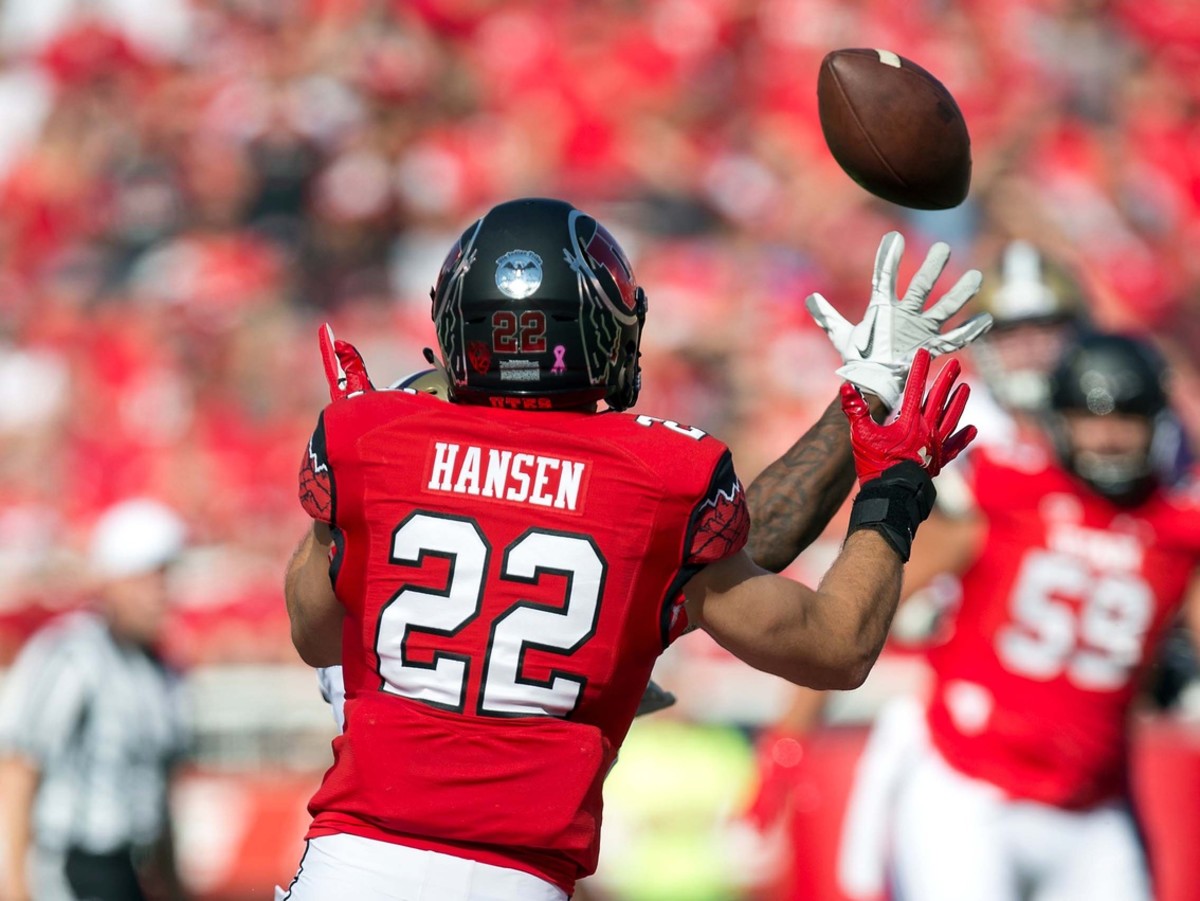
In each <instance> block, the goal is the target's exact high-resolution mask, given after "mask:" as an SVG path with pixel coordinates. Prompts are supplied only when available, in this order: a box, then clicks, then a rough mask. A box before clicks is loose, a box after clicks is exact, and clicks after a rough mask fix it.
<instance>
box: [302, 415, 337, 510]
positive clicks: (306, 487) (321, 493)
mask: <svg viewBox="0 0 1200 901" xmlns="http://www.w3.org/2000/svg"><path fill="white" fill-rule="evenodd" d="M299 497H300V506H302V507H303V508H304V512H305V513H307V514H308V515H309V516H311V517H312V518H313V519H315V520H317V521H319V522H324V523H328V524H329V525H331V526H333V525H335V524H336V523H337V489H336V486H335V484H334V478H333V468H332V467H331V466H330V462H329V447H328V442H327V440H326V437H325V414H324V413H322V414H321V416H320V418H318V419H317V427H316V428H315V429H314V430H313V433H312V437H311V438H309V440H308V447H307V448H306V449H305V452H304V458H303V459H302V460H301V462H300V487H299Z"/></svg>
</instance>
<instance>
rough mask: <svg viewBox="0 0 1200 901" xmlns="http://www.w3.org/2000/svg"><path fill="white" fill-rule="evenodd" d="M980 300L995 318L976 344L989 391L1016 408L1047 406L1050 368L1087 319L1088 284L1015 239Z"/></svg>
mask: <svg viewBox="0 0 1200 901" xmlns="http://www.w3.org/2000/svg"><path fill="white" fill-rule="evenodd" d="M976 303H977V304H978V309H980V310H984V311H986V312H988V313H991V314H992V318H993V326H992V329H991V331H990V332H989V333H988V334H986V335H984V336H983V337H982V338H980V339H979V340H978V341H976V342H975V343H974V344H973V345H972V346H971V354H972V358H973V359H974V361H975V363H976V365H977V367H978V369H979V374H980V375H981V376H982V377H983V380H984V381H985V382H986V383H987V386H988V390H989V391H990V392H991V393H992V396H993V397H995V398H996V400H997V401H998V402H999V403H1000V404H1001V405H1002V406H1004V407H1006V408H1008V409H1010V410H1014V411H1018V412H1036V411H1038V410H1044V409H1045V407H1046V403H1047V401H1048V400H1049V376H1050V372H1051V371H1052V370H1053V368H1054V366H1055V365H1056V364H1057V363H1058V361H1059V360H1060V359H1061V357H1062V352H1063V350H1064V349H1065V348H1066V346H1067V345H1068V344H1069V343H1071V341H1072V340H1073V339H1074V338H1075V336H1076V334H1077V333H1078V331H1079V330H1080V329H1081V328H1082V327H1083V326H1084V325H1085V324H1086V322H1087V307H1086V303H1085V300H1084V291H1083V287H1082V286H1081V285H1080V284H1079V282H1078V281H1077V280H1076V279H1075V278H1074V277H1073V276H1072V275H1071V274H1070V273H1069V272H1068V271H1067V270H1066V269H1065V268H1064V267H1062V266H1060V265H1058V264H1056V263H1054V262H1053V261H1051V260H1050V259H1047V258H1046V256H1045V255H1044V254H1043V253H1042V252H1041V251H1039V250H1038V249H1037V248H1036V247H1035V246H1034V245H1033V244H1030V243H1029V242H1027V241H1011V242H1009V243H1008V244H1007V245H1006V246H1005V248H1004V253H1003V256H1002V258H1001V261H1000V264H999V266H998V267H996V270H995V271H993V272H990V273H988V274H987V276H986V277H985V278H984V280H983V288H982V289H981V291H980V294H979V298H978V300H977V301H976Z"/></svg>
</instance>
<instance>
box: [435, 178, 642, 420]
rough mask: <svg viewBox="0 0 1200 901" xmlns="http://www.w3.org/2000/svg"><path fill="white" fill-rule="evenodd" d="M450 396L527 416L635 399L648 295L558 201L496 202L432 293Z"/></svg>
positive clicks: (588, 225)
mask: <svg viewBox="0 0 1200 901" xmlns="http://www.w3.org/2000/svg"><path fill="white" fill-rule="evenodd" d="M431 295H432V297H433V321H434V323H435V325H436V328H437V336H438V346H439V349H440V350H441V355H442V363H443V365H444V366H445V368H446V370H447V372H448V375H449V380H450V392H451V399H452V400H454V401H457V402H467V403H491V404H492V405H494V406H506V407H508V406H515V407H521V408H526V409H539V408H561V407H577V406H583V405H587V404H590V403H594V402H597V401H601V400H603V401H605V402H607V404H608V405H609V406H610V407H612V408H614V409H617V410H623V409H625V408H627V407H630V406H632V405H633V404H634V402H635V401H636V400H637V396H638V389H639V387H640V381H641V376H640V370H639V366H638V356H639V350H638V347H639V344H640V342H641V332H642V323H643V322H644V321H645V316H646V295H645V292H643V291H642V289H641V288H639V287H638V286H637V282H636V281H635V279H634V276H633V270H632V269H631V268H630V265H629V260H628V258H627V257H626V256H625V253H624V251H622V250H621V248H620V246H619V245H618V244H617V242H616V240H615V239H614V238H613V237H612V235H610V234H609V233H608V231H607V230H606V229H605V228H604V227H603V226H602V225H600V223H598V222H597V221H596V220H595V219H593V218H592V217H591V216H589V215H587V214H586V213H583V212H581V211H580V210H577V209H575V207H573V206H571V205H570V204H569V203H565V202H563V201H561V200H548V199H541V198H528V199H522V200H513V201H510V202H508V203H502V204H500V205H499V206H496V207H494V208H492V209H491V210H490V211H489V212H488V213H486V214H485V215H484V216H483V218H481V219H479V220H478V221H477V222H475V223H474V224H473V225H472V226H471V227H470V228H468V229H467V230H466V231H465V232H463V234H462V236H461V237H460V238H459V239H458V241H457V242H456V243H455V245H454V247H453V248H451V250H450V254H449V255H448V256H447V257H446V261H445V263H443V265H442V270H441V273H440V275H439V276H438V280H437V284H436V285H435V286H434V288H433V291H432V292H431Z"/></svg>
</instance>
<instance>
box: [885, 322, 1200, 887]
mask: <svg viewBox="0 0 1200 901" xmlns="http://www.w3.org/2000/svg"><path fill="white" fill-rule="evenodd" d="M1163 378H1164V369H1163V365H1162V363H1161V361H1160V360H1159V358H1158V356H1157V355H1156V353H1155V352H1154V350H1153V348H1152V347H1151V346H1150V345H1148V344H1146V343H1144V342H1142V341H1139V340H1134V339H1132V338H1129V337H1124V336H1119V335H1100V334H1098V335H1092V336H1088V337H1084V338H1082V339H1080V341H1079V343H1078V344H1077V345H1076V346H1075V347H1074V348H1073V349H1071V350H1070V351H1069V352H1068V353H1067V355H1066V356H1065V359H1064V360H1063V361H1062V362H1061V364H1060V365H1059V367H1058V368H1057V369H1056V371H1055V372H1054V374H1053V376H1052V378H1051V381H1050V393H1049V404H1050V407H1051V410H1052V416H1051V425H1050V428H1049V435H1050V440H1048V441H1047V440H1037V439H1036V437H1034V436H1029V437H1027V439H1026V440H1022V441H1019V442H1017V443H1015V444H1014V445H1012V446H1010V447H1007V448H990V447H982V448H975V449H974V452H973V453H972V455H971V457H970V460H969V461H968V466H967V469H968V476H967V481H968V483H969V486H970V488H971V491H972V499H973V503H972V506H971V508H970V510H969V512H967V513H966V514H965V515H963V516H960V517H957V518H951V517H949V516H946V515H945V514H943V513H941V512H935V513H934V514H933V516H931V518H930V522H929V524H928V525H927V526H926V527H925V528H924V529H923V530H922V536H921V541H920V542H918V547H917V548H916V549H915V555H920V556H923V557H925V558H926V563H927V564H929V566H928V567H925V568H928V569H931V570H936V569H945V570H949V571H954V572H960V573H961V574H962V576H961V577H962V586H963V602H962V606H961V609H960V611H959V613H958V615H957V621H956V623H955V628H954V631H953V634H952V636H951V637H950V638H949V639H948V640H947V641H946V642H944V643H943V644H940V645H938V646H936V647H935V648H933V649H932V650H931V652H930V655H929V659H930V664H931V667H932V670H933V674H934V684H933V688H932V692H931V697H930V701H929V704H928V708H927V711H926V722H927V727H928V734H929V743H928V745H927V746H926V748H925V750H924V752H923V753H922V755H921V757H920V759H919V761H918V762H917V763H916V764H915V765H914V766H912V767H910V768H909V769H908V771H907V772H906V774H905V778H904V780H903V783H902V785H901V787H900V791H899V795H898V798H897V805H896V811H895V818H894V822H893V824H892V825H893V829H892V842H893V847H894V868H893V879H894V883H895V885H896V886H897V893H898V896H899V897H905V898H921V899H926V901H940V899H946V901H950V899H960V898H971V899H973V901H1016V899H1018V898H1023V897H1032V898H1033V899H1060V898H1068V899H1070V898H1081V899H1082V898H1087V899H1089V901H1104V899H1112V901H1118V899H1119V901H1137V899H1148V898H1150V897H1151V888H1150V883H1149V877H1148V875H1147V865H1146V855H1145V851H1144V847H1143V844H1142V836H1141V835H1140V834H1139V831H1138V829H1137V826H1136V824H1135V821H1134V817H1133V815H1132V813H1131V811H1130V806H1129V799H1128V748H1129V717H1130V708H1131V705H1132V702H1133V700H1134V698H1135V695H1136V693H1137V691H1138V688H1139V684H1140V683H1141V681H1142V678H1143V676H1144V675H1145V673H1146V670H1147V668H1148V665H1149V663H1150V662H1151V660H1152V659H1153V656H1152V655H1153V654H1154V651H1155V648H1156V646H1157V644H1158V643H1159V641H1160V639H1161V638H1162V636H1163V634H1164V631H1165V630H1166V629H1167V628H1168V626H1169V625H1170V623H1171V622H1172V620H1173V618H1174V617H1175V616H1176V614H1177V613H1178V612H1179V610H1180V607H1181V605H1185V604H1186V614H1187V616H1188V617H1189V619H1190V620H1191V622H1192V625H1193V627H1196V626H1200V577H1198V576H1197V563H1198V562H1200V491H1198V490H1197V487H1196V482H1195V481H1194V480H1185V481H1184V483H1183V484H1177V483H1175V482H1174V480H1173V478H1172V475H1171V473H1172V469H1171V466H1172V461H1173V460H1174V459H1175V455H1174V454H1173V453H1172V452H1170V449H1168V448H1163V447H1160V446H1159V445H1160V442H1161V441H1162V440H1166V441H1168V442H1172V441H1174V440H1176V438H1177V432H1174V430H1171V429H1169V428H1168V429H1163V428H1160V426H1162V425H1163V424H1164V423H1166V422H1168V415H1167V414H1168V404H1167V394H1166V392H1165V389H1164V385H1163ZM1161 461H1165V462H1161ZM1195 634H1196V633H1195V631H1193V635H1195ZM1025 892H1031V894H1028V895H1027V894H1024V893H1025Z"/></svg>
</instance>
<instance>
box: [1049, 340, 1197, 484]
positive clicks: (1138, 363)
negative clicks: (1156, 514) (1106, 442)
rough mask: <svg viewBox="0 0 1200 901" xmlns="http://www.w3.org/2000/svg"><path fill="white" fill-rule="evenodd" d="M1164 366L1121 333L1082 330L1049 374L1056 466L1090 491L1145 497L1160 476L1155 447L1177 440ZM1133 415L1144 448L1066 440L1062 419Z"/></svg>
mask: <svg viewBox="0 0 1200 901" xmlns="http://www.w3.org/2000/svg"><path fill="white" fill-rule="evenodd" d="M1165 376H1166V367H1165V365H1164V363H1163V361H1162V358H1161V357H1160V356H1159V354H1158V352H1157V351H1156V350H1155V349H1154V347H1153V346H1151V345H1150V344H1148V343H1146V342H1145V341H1141V340H1138V339H1135V338H1131V337H1128V336H1126V335H1114V334H1090V335H1085V336H1083V337H1082V338H1080V339H1079V341H1078V342H1077V343H1076V344H1075V345H1074V346H1073V347H1071V348H1070V349H1069V350H1068V352H1067V354H1066V356H1065V357H1064V358H1063V360H1062V362H1061V363H1060V364H1059V366H1058V367H1057V368H1056V369H1055V370H1054V373H1053V374H1052V375H1051V378H1050V408H1051V410H1052V411H1053V415H1052V416H1051V434H1052V436H1053V438H1054V441H1055V444H1056V446H1057V449H1058V452H1059V456H1060V457H1061V459H1062V461H1063V463H1064V464H1065V465H1066V466H1067V467H1068V468H1069V469H1070V470H1071V471H1072V472H1074V473H1075V474H1076V475H1077V476H1079V477H1080V478H1081V479H1083V480H1084V481H1085V482H1087V483H1088V484H1089V485H1090V486H1091V487H1092V488H1093V489H1095V490H1096V491H1097V492H1099V493H1100V494H1102V495H1104V496H1105V497H1107V498H1109V499H1111V500H1113V501H1116V502H1117V503H1121V504H1136V503H1140V502H1141V501H1142V500H1144V499H1145V498H1146V497H1147V495H1148V494H1149V492H1150V491H1151V490H1152V489H1153V487H1154V485H1156V484H1158V482H1159V481H1160V478H1159V476H1160V467H1159V465H1158V458H1159V457H1165V456H1167V455H1168V453H1167V452H1164V451H1163V449H1162V448H1161V445H1162V444H1163V443H1164V442H1166V441H1172V440H1176V439H1177V437H1178V433H1177V431H1176V430H1175V429H1174V419H1173V417H1171V416H1170V411H1169V409H1168V399H1167V393H1166V388H1165V384H1164V383H1165ZM1122 414H1124V415H1125V416H1134V417H1140V418H1142V419H1145V420H1146V423H1147V429H1146V441H1145V446H1144V447H1142V448H1139V449H1138V450H1137V451H1136V452H1126V453H1083V452H1081V451H1080V449H1079V448H1077V447H1075V446H1073V445H1072V440H1071V436H1070V428H1069V427H1068V422H1067V418H1068V417H1069V416H1072V415H1075V416H1084V417H1105V416H1120V415H1122Z"/></svg>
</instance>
